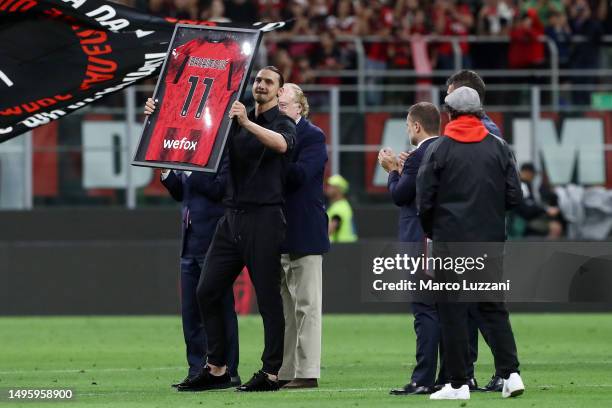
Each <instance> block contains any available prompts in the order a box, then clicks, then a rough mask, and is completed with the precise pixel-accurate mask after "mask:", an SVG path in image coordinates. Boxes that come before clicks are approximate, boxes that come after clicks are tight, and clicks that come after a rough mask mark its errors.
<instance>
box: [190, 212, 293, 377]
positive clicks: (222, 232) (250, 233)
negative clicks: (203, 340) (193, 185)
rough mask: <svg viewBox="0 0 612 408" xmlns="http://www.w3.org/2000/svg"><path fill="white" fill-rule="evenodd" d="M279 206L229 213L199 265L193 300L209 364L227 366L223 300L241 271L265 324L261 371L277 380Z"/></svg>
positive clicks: (281, 324) (282, 219)
mask: <svg viewBox="0 0 612 408" xmlns="http://www.w3.org/2000/svg"><path fill="white" fill-rule="evenodd" d="M285 228H286V223H285V217H284V215H283V212H282V208H281V207H280V206H266V207H258V208H256V209H249V210H236V209H228V210H226V212H225V215H224V216H223V217H222V218H221V220H219V224H217V230H216V231H215V235H214V237H213V240H212V243H211V244H210V248H209V249H208V253H207V255H206V260H205V261H204V267H203V269H202V275H201V277H200V282H199V283H198V288H197V296H198V302H199V304H200V312H201V314H202V318H203V320H204V327H205V329H206V334H207V336H208V362H209V363H210V364H213V365H216V366H223V365H226V364H227V362H228V339H227V336H226V332H227V331H226V327H225V324H226V319H225V318H224V307H223V301H222V298H223V296H224V295H225V293H226V292H227V290H228V288H230V287H231V286H232V284H233V283H234V281H235V280H236V278H237V277H238V275H239V274H240V271H241V270H242V268H243V267H244V266H246V267H247V268H248V270H249V276H250V278H251V281H252V282H253V286H254V287H255V294H256V295H257V306H258V308H259V313H260V314H261V317H262V319H263V324H264V351H263V355H262V357H261V361H262V362H263V371H265V372H266V373H268V374H274V375H276V374H278V370H279V369H280V368H281V365H282V364H283V343H284V336H285V318H284V316H283V302H282V299H281V295H280V271H281V263H280V256H281V253H280V245H281V243H282V241H283V240H284V238H285Z"/></svg>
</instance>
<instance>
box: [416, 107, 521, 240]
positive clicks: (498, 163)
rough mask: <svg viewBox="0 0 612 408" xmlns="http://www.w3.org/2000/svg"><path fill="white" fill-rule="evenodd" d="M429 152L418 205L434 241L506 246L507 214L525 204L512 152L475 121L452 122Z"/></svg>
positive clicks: (419, 180)
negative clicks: (502, 244) (522, 201)
mask: <svg viewBox="0 0 612 408" xmlns="http://www.w3.org/2000/svg"><path fill="white" fill-rule="evenodd" d="M444 134H445V136H442V137H440V138H438V140H436V141H435V142H434V143H432V144H431V146H430V147H429V148H428V149H427V153H426V154H425V158H424V159H423V162H422V164H421V167H420V168H419V173H418V176H417V206H418V211H419V218H420V219H421V223H422V225H423V230H424V231H425V234H426V235H427V236H428V237H429V238H432V239H433V240H434V242H436V241H438V242H491V241H493V242H502V241H504V240H505V238H506V224H505V212H506V210H509V209H511V208H513V207H515V206H517V205H518V204H519V203H520V202H521V199H522V192H521V184H520V181H519V176H518V171H517V168H516V161H515V159H514V155H513V154H512V151H511V150H510V147H509V146H508V144H507V143H506V142H504V141H503V140H502V139H501V138H499V137H497V136H494V135H492V134H491V133H489V132H488V130H487V129H486V128H485V127H484V125H483V124H482V122H481V121H480V120H479V119H478V118H476V117H475V116H461V117H459V118H457V119H456V120H453V121H451V122H450V123H449V124H448V125H447V126H446V129H445V131H444Z"/></svg>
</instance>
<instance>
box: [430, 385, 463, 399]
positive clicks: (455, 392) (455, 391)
mask: <svg viewBox="0 0 612 408" xmlns="http://www.w3.org/2000/svg"><path fill="white" fill-rule="evenodd" d="M429 399H432V400H469V399H470V387H468V386H467V384H464V385H462V386H461V388H453V387H452V386H451V385H450V383H449V384H446V385H445V386H444V387H442V389H441V390H439V391H436V392H434V393H433V394H431V395H430V396H429Z"/></svg>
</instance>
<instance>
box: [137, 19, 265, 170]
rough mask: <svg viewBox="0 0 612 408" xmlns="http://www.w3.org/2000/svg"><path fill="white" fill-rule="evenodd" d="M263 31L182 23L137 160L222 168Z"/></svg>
mask: <svg viewBox="0 0 612 408" xmlns="http://www.w3.org/2000/svg"><path fill="white" fill-rule="evenodd" d="M260 40H261V32H260V31H259V30H252V29H239V28H219V27H208V26H192V25H177V27H176V29H175V31H174V35H173V37H172V40H171V42H170V47H169V49H168V55H167V57H166V61H165V63H164V66H163V68H162V71H161V74H160V77H159V80H158V82H157V86H156V87H155V92H154V94H153V98H154V99H157V100H158V103H157V108H156V110H155V112H154V113H153V115H150V116H149V117H148V118H147V119H146V120H145V125H144V128H143V132H142V136H141V139H140V143H139V145H138V148H137V150H136V154H135V157H134V161H133V163H132V164H134V165H139V166H149V167H164V168H171V169H177V170H190V171H210V172H216V171H217V168H218V165H219V161H220V159H221V153H222V152H223V148H224V146H225V142H226V140H227V136H228V134H229V132H230V128H231V124H232V120H230V119H229V117H228V113H229V110H230V108H231V105H232V103H233V102H234V101H235V100H237V99H240V98H241V96H242V94H243V92H244V89H245V86H246V85H247V82H248V78H249V74H250V71H251V68H252V63H253V57H254V55H255V54H256V52H257V49H258V46H259V42H260Z"/></svg>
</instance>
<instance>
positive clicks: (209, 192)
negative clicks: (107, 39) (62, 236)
mask: <svg viewBox="0 0 612 408" xmlns="http://www.w3.org/2000/svg"><path fill="white" fill-rule="evenodd" d="M155 107H156V103H155V101H154V100H153V99H152V98H149V99H148V100H147V103H146V105H145V112H144V113H145V114H146V115H150V114H152V113H153V112H154V111H155ZM227 172H228V162H227V158H225V159H224V160H223V161H222V163H221V167H220V168H219V171H218V172H217V174H210V173H201V172H189V171H184V172H183V171H171V170H163V171H162V173H161V182H162V184H163V185H164V186H165V187H166V189H167V190H168V192H169V193H170V195H171V196H172V198H174V199H175V200H176V201H178V202H180V203H181V204H182V214H181V220H182V222H181V232H182V234H181V235H182V243H181V280H180V283H181V315H182V323H183V336H184V338H185V346H186V352H187V363H188V365H189V371H188V373H187V377H185V379H184V380H182V381H181V382H179V383H176V384H172V386H173V387H177V388H178V387H179V386H181V387H184V386H188V385H189V383H190V381H191V380H192V379H193V378H195V377H196V376H197V375H198V374H199V373H200V372H201V371H202V369H203V367H204V366H205V365H206V353H207V339H206V331H205V330H204V323H203V322H202V317H201V316H200V309H199V306H198V301H197V297H196V288H197V286H198V282H199V280H200V273H201V271H202V264H203V263H204V257H205V255H206V251H208V247H209V246H210V242H211V240H212V237H213V234H214V233H215V228H216V226H217V222H218V221H219V219H220V218H221V216H222V215H223V205H222V204H221V199H222V198H223V193H224V192H225V184H226V182H227ZM223 304H224V310H225V314H224V316H225V327H226V335H227V338H228V350H229V351H228V361H229V363H228V366H229V373H230V376H231V378H232V384H234V385H240V377H239V376H238V356H239V352H238V319H237V317H236V311H235V309H234V292H233V291H232V290H229V291H228V292H227V294H226V295H225V297H224V298H223Z"/></svg>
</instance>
